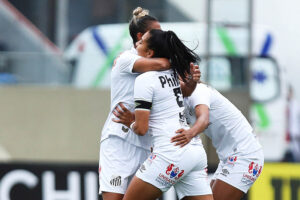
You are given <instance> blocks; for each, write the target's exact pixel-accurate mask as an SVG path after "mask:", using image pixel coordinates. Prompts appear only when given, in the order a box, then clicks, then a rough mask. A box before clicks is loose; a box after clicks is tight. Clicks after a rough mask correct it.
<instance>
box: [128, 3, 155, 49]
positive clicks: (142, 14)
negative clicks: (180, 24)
mask: <svg viewBox="0 0 300 200" xmlns="http://www.w3.org/2000/svg"><path fill="white" fill-rule="evenodd" d="M157 21H158V20H157V19H156V18H155V17H152V16H150V15H149V11H148V10H145V9H143V8H141V7H137V8H136V9H134V10H133V12H132V19H131V20H130V22H129V32H130V36H131V38H132V40H133V44H135V43H136V42H137V41H138V39H137V34H138V33H142V34H144V33H146V32H147V31H148V30H149V26H150V24H151V23H152V22H157Z"/></svg>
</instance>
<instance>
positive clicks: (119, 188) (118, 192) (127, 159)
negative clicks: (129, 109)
mask: <svg viewBox="0 0 300 200" xmlns="http://www.w3.org/2000/svg"><path fill="white" fill-rule="evenodd" d="M146 152H148V153H149V151H146V150H144V149H141V148H139V147H136V146H134V145H131V144H129V143H128V142H126V141H125V140H123V139H121V138H119V137H116V136H110V137H109V138H108V139H106V140H104V141H103V142H101V147H100V162H99V163H100V168H99V183H100V189H99V190H100V192H101V193H102V198H103V199H104V200H120V199H122V198H123V196H124V194H125V192H126V189H127V187H128V185H129V183H130V181H131V178H132V177H133V176H134V174H135V172H136V170H137V169H138V168H139V166H140V163H141V162H140V160H139V159H142V158H143V160H145V159H146V158H147V156H146V155H147V153H146Z"/></svg>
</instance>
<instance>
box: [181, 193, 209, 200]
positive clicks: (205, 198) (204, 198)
mask: <svg viewBox="0 0 300 200" xmlns="http://www.w3.org/2000/svg"><path fill="white" fill-rule="evenodd" d="M182 200H214V198H213V196H212V195H211V194H207V195H199V196H186V197H184V198H183V199H182Z"/></svg>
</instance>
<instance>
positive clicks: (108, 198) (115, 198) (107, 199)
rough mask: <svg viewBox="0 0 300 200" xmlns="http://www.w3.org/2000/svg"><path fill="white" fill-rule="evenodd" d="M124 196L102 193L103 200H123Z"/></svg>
mask: <svg viewBox="0 0 300 200" xmlns="http://www.w3.org/2000/svg"><path fill="white" fill-rule="evenodd" d="M123 197H124V194H118V193H113V192H102V199H104V200H122V199H123Z"/></svg>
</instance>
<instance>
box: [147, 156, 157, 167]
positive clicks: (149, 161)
mask: <svg viewBox="0 0 300 200" xmlns="http://www.w3.org/2000/svg"><path fill="white" fill-rule="evenodd" d="M155 158H156V155H155V154H153V153H151V154H150V156H149V157H148V159H147V161H148V164H149V165H151V164H152V162H153V160H154V159H155Z"/></svg>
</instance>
